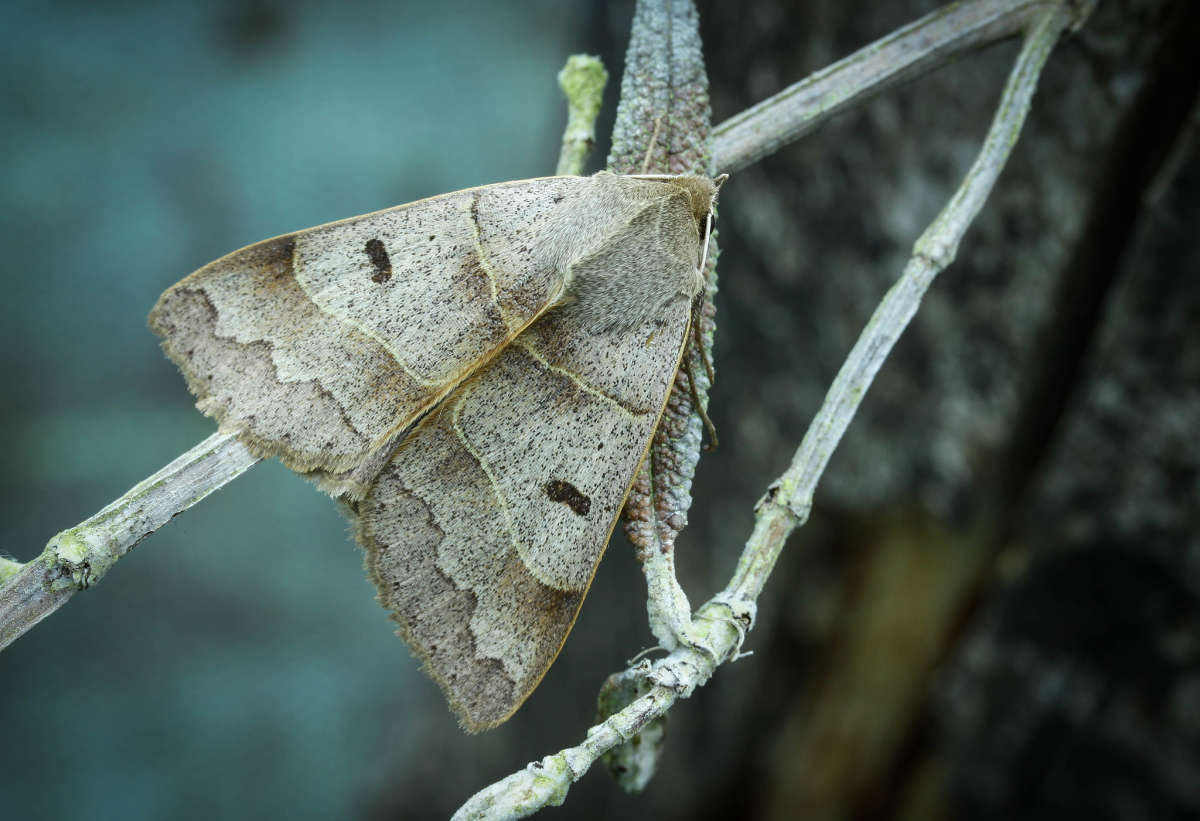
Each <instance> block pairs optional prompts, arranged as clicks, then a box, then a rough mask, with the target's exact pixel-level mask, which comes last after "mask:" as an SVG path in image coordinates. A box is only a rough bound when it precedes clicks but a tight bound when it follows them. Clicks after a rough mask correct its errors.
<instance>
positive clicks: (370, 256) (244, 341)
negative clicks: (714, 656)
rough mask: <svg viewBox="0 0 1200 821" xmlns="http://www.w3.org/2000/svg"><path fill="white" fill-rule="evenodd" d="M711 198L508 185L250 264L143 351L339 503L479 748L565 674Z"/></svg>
mask: <svg viewBox="0 0 1200 821" xmlns="http://www.w3.org/2000/svg"><path fill="white" fill-rule="evenodd" d="M715 196H716V186H715V185H714V183H713V182H712V181H711V180H709V179H707V178H704V177H690V176H684V177H627V176H618V175H614V174H608V173H603V172H602V173H600V174H596V175H595V176H592V177H547V178H542V179H533V180H521V181H517V182H506V183H499V184H496V185H487V186H483V187H480V188H472V189H468V190H465V191H458V192H455V193H451V194H445V195H442V196H439V197H433V198H431V199H425V200H420V201H418V202H414V203H410V204H408V205H401V206H398V207H396V208H391V209H388V210H385V211H378V212H375V213H373V214H367V215H365V216H361V217H354V218H352V219H348V220H343V221H341V222H334V223H330V224H328V225H321V226H318V227H316V228H309V229H307V230H305V231H299V232H297V233H294V234H288V235H286V236H281V237H276V238H275V239H269V240H266V241H264V242H260V243H257V244H255V245H251V246H249V247H247V248H243V249H242V250H240V251H235V252H234V253H232V254H229V255H228V256H226V257H222V258H221V259H219V260H217V261H215V262H212V263H209V264H208V265H206V266H205V267H203V268H201V269H200V270H199V271H197V272H195V273H194V274H192V275H191V276H189V277H187V278H186V279H184V280H182V281H180V282H178V283H176V284H175V285H173V286H172V287H171V288H169V289H168V290H167V291H166V292H165V293H164V294H163V295H162V296H161V297H160V298H159V300H158V304H157V305H155V306H154V309H153V311H151V313H150V327H151V328H152V329H153V330H154V331H155V333H157V334H159V335H160V336H161V337H162V345H163V349H164V350H165V351H166V353H167V355H168V356H169V357H170V358H171V359H172V360H173V361H174V362H175V364H177V365H178V366H179V368H180V369H181V370H182V371H183V374H184V376H185V377H186V379H187V383H188V386H189V387H190V388H191V390H192V392H193V393H195V394H196V396H197V397H198V402H197V407H199V408H200V410H202V411H203V412H204V413H206V414H208V415H210V416H213V417H215V418H216V419H217V420H218V422H219V423H220V426H221V428H222V429H223V430H228V431H233V432H235V433H236V434H237V435H238V436H239V438H240V439H241V440H242V441H243V442H244V443H245V444H246V446H247V447H248V448H249V449H250V450H251V451H252V452H253V453H255V454H257V455H260V456H273V457H278V458H279V459H280V460H282V461H283V463H284V464H285V465H287V466H288V467H290V468H291V469H292V470H295V471H297V472H299V473H301V474H304V475H305V476H308V477H310V478H313V479H315V480H316V481H317V482H318V483H319V484H320V486H321V487H322V488H323V489H324V490H326V491H327V492H329V493H330V494H331V495H333V496H334V497H336V498H338V499H340V500H342V501H343V502H345V507H346V509H347V511H348V513H349V515H350V517H351V519H352V521H353V523H354V533H355V537H356V538H357V539H358V541H359V543H360V544H361V545H362V546H363V548H364V549H365V550H366V566H367V569H368V571H369V572H370V575H371V577H372V578H373V579H374V581H375V584H376V585H377V586H378V589H379V600H380V602H381V603H382V604H383V606H384V607H386V608H387V609H389V610H390V611H391V612H392V617H393V618H394V619H395V620H396V622H397V623H398V624H399V625H400V627H399V630H398V632H399V634H400V635H401V636H402V637H403V638H404V640H405V641H406V642H407V643H408V645H409V647H410V648H411V649H412V650H413V652H414V653H415V654H416V655H417V656H419V657H420V658H421V660H422V661H423V662H424V664H425V668H426V669H427V670H428V671H429V673H430V674H431V675H432V676H433V678H434V679H435V680H436V681H437V682H438V684H439V685H441V687H442V690H443V691H444V692H445V694H446V697H447V699H448V700H449V702H450V706H451V707H452V708H453V709H454V711H455V712H456V713H457V714H458V716H459V718H460V719H461V721H462V723H463V725H464V726H465V727H466V728H467V729H468V730H472V731H475V730H482V729H486V728H489V727H494V726H495V725H497V724H499V723H501V722H503V721H504V720H505V719H507V718H508V717H509V716H510V715H512V713H513V712H514V711H515V710H516V709H517V707H519V706H520V704H521V703H522V702H523V701H524V700H525V698H526V697H527V696H528V695H529V694H530V693H531V692H532V691H533V689H534V688H535V687H536V686H537V684H538V682H539V681H540V680H541V678H542V676H543V675H544V674H545V672H546V670H547V669H548V668H549V666H550V664H551V663H552V662H553V661H554V658H555V656H557V655H558V651H559V649H560V648H561V647H562V644H563V641H564V640H565V639H566V636H567V633H568V632H569V631H570V629H571V625H572V624H573V623H574V621H575V616H576V614H577V613H578V611H579V606H580V604H581V603H582V601H583V597H584V595H585V594H586V593H587V589H588V586H589V585H590V583H591V579H592V575H593V573H594V571H595V569H596V564H597V562H599V560H600V556H601V554H602V553H603V552H604V548H605V545H606V544H607V543H608V539H609V536H610V535H611V533H612V529H613V526H614V525H615V523H616V520H617V516H618V514H619V513H620V511H621V507H622V505H623V504H624V501H625V496H626V494H627V493H628V491H629V486H630V484H631V482H632V480H633V477H634V473H635V471H636V470H637V467H638V465H639V463H640V461H641V459H642V457H643V456H644V454H645V452H646V450H647V447H648V446H649V443H650V439H651V436H652V435H653V433H654V429H655V426H656V425H657V422H658V418H659V416H660V414H661V413H662V410H663V406H664V404H665V403H666V400H667V395H668V393H669V392H670V389H671V386H672V384H673V382H674V377H675V371H676V369H677V367H678V365H679V361H680V357H681V355H682V352H683V348H684V344H685V340H686V339H687V333H688V328H689V322H690V312H691V306H692V303H693V300H694V299H695V297H696V296H697V294H698V293H699V292H700V290H701V288H702V287H703V276H702V274H701V271H700V265H701V259H700V257H701V253H702V249H701V239H702V236H704V235H705V228H704V220H705V219H706V217H707V216H708V215H709V213H710V211H711V208H712V206H713V201H714V199H715Z"/></svg>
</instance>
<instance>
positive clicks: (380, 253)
mask: <svg viewBox="0 0 1200 821" xmlns="http://www.w3.org/2000/svg"><path fill="white" fill-rule="evenodd" d="M363 250H364V251H366V252H367V256H368V257H369V258H370V260H371V266H372V267H373V268H374V269H375V273H373V274H371V281H372V282H378V283H379V284H381V285H382V284H383V283H385V282H387V281H388V280H389V279H391V278H392V260H391V259H390V258H389V257H388V252H387V249H386V248H384V247H383V243H382V242H380V241H379V240H377V239H369V240H367V246H366V248H364V249H363Z"/></svg>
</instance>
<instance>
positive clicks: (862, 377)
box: [454, 4, 1087, 819]
mask: <svg viewBox="0 0 1200 821" xmlns="http://www.w3.org/2000/svg"><path fill="white" fill-rule="evenodd" d="M1082 13H1083V14H1085V15H1086V13H1087V11H1086V10H1085V11H1083V12H1082ZM1030 22H1031V25H1030V28H1029V30H1028V33H1027V34H1026V36H1025V42H1024V46H1023V48H1022V49H1021V53H1020V54H1019V56H1018V57H1017V60H1016V63H1015V65H1014V66H1013V69H1012V72H1011V73H1010V75H1009V78H1008V82H1007V84H1006V85H1005V89H1004V93H1003V95H1002V96H1001V99H1000V103H999V105H998V107H997V111H996V115H995V118H994V119H993V121H992V125H991V127H990V128H989V130H988V134H987V137H986V138H985V140H984V144H983V147H982V148H981V149H980V152H979V155H978V157H977V158H976V160H975V163H974V164H973V165H972V166H971V169H970V170H969V171H968V172H967V175H966V177H965V179H964V180H963V182H962V184H961V186H960V187H959V189H958V190H957V192H956V193H955V194H954V196H953V197H952V198H951V200H950V202H949V203H948V204H947V205H946V207H945V208H944V209H943V210H942V212H941V213H940V214H939V215H938V216H937V218H936V219H935V220H934V221H933V223H932V224H931V225H930V226H929V228H928V229H927V230H926V231H925V233H924V234H922V235H921V237H920V239H918V240H917V242H916V243H915V245H914V247H913V254H912V257H911V259H910V260H909V262H908V264H907V265H906V266H905V268H904V272H903V273H902V274H901V277H900V279H899V281H898V282H897V283H896V284H895V285H894V286H893V287H892V288H891V289H890V290H889V291H888V293H887V295H886V296H884V298H883V300H882V302H881V303H880V305H879V308H878V309H877V310H876V311H875V314H874V315H873V316H872V317H871V319H870V321H869V322H868V323H867V326H866V328H864V329H863V332H862V334H861V335H860V337H859V339H858V342H857V343H855V346H854V348H853V350H852V351H851V353H850V355H849V357H848V358H847V360H846V363H845V364H844V365H843V366H842V369H841V371H840V372H839V373H838V376H837V378H836V379H835V380H834V383H833V386H832V387H831V388H830V389H829V392H828V393H827V394H826V397H825V401H824V403H823V404H822V406H821V409H820V411H818V413H817V416H816V417H815V418H814V420H813V422H812V424H811V425H810V426H809V429H808V432H807V433H806V434H805V436H804V440H803V441H802V442H801V444H800V447H799V449H798V450H797V451H796V454H795V456H794V458H793V460H792V463H791V465H790V466H789V467H788V469H787V470H786V471H785V472H784V473H783V475H782V476H780V477H779V479H777V480H776V481H775V482H773V483H772V484H771V486H770V488H769V489H768V491H767V494H766V496H764V497H763V499H762V500H761V501H760V502H759V504H758V505H757V508H756V515H755V527H754V531H753V533H752V534H751V536H750V539H749V540H748V541H747V543H746V546H745V548H744V549H743V552H742V555H741V558H740V559H739V562H738V566H737V569H736V570H735V572H734V575H733V578H732V579H731V580H730V582H729V585H728V586H727V587H726V588H725V590H723V591H722V592H721V593H719V594H718V595H717V596H715V597H713V599H712V600H710V601H709V602H708V603H707V604H705V605H704V606H703V607H701V608H700V610H699V611H698V612H697V614H696V619H695V623H694V630H693V635H694V636H697V637H701V638H702V639H703V642H702V644H701V646H696V647H683V648H680V649H678V650H676V651H675V652H673V653H671V654H670V655H669V656H667V657H666V658H665V659H662V660H661V661H659V662H657V663H656V664H653V665H649V664H645V663H643V664H642V665H638V666H637V667H635V668H631V669H630V670H629V671H627V673H628V674H633V675H637V674H642V675H645V676H646V677H647V678H648V680H649V681H650V683H651V685H652V689H651V690H650V692H649V693H648V694H647V695H645V696H642V697H641V698H639V699H637V700H636V701H634V702H633V703H632V704H630V705H629V706H628V707H626V708H625V709H623V710H621V711H620V712H618V713H616V714H615V715H613V716H611V717H610V718H609V719H608V720H607V721H604V722H603V723H601V724H598V725H596V726H595V727H592V728H591V729H590V730H588V732H587V737H586V740H585V741H584V742H583V743H582V744H580V745H578V746H576V747H570V748H568V749H565V750H563V751H561V752H559V753H557V754H556V755H552V756H547V757H546V758H544V759H542V760H541V761H540V762H536V763H533V764H530V765H529V766H528V767H526V768H525V769H524V770H521V771H519V772H516V773H514V774H512V775H510V776H508V777H507V778H505V779H503V780H502V781H499V782H497V783H495V784H493V785H492V786H490V787H487V788H485V789H484V790H482V791H480V792H479V793H476V794H475V795H474V796H472V798H471V799H470V800H468V801H467V803H466V804H464V805H463V806H462V807H461V808H460V809H459V810H458V812H457V813H455V815H454V818H455V819H511V818H523V817H525V816H527V815H531V814H532V813H534V812H536V811H537V810H539V809H541V808H542V807H544V806H551V805H554V806H557V805H558V804H561V803H562V802H563V800H564V799H565V797H566V793H567V790H568V789H569V788H570V785H571V783H572V782H574V781H576V780H578V779H579V778H580V777H581V776H582V775H583V774H584V773H585V772H586V771H587V770H588V768H589V767H590V766H591V765H592V764H593V763H594V762H595V761H596V759H597V758H598V757H599V756H600V755H602V754H603V753H604V752H605V751H607V750H608V749H610V748H611V747H613V746H615V745H617V744H620V743H623V742H625V741H627V740H628V739H629V738H631V737H632V736H633V735H635V734H636V733H637V732H638V731H639V730H640V729H641V728H642V727H644V726H645V725H646V724H647V723H648V722H649V721H651V720H653V719H655V718H658V717H660V716H662V715H663V714H664V713H665V712H666V711H667V710H668V709H669V708H670V706H671V705H672V704H673V703H674V702H675V701H676V700H677V699H679V698H686V697H687V696H689V695H690V694H691V693H692V691H693V690H694V689H695V688H696V687H698V686H700V685H702V684H704V683H705V682H706V681H708V679H709V678H710V677H711V676H712V674H713V672H714V670H715V669H716V668H717V666H718V665H719V664H721V663H722V662H723V661H726V660H730V659H732V658H736V654H737V652H738V649H739V648H740V645H741V640H742V638H744V630H745V629H746V628H748V627H749V626H750V625H751V624H752V622H753V616H754V608H755V601H756V599H757V598H758V595H759V593H761V592H762V589H763V586H764V584H765V583H766V580H767V577H768V576H769V575H770V572H771V570H772V568H773V567H774V565H775V561H776V559H777V558H778V556H779V553H780V551H781V550H782V549H783V545H784V543H785V541H786V540H787V537H788V535H789V534H790V533H791V532H792V530H794V529H795V528H796V527H799V526H800V525H801V524H803V523H804V522H805V521H806V520H807V518H808V513H809V510H810V508H811V506H812V496H813V492H814V490H815V487H816V483H817V480H818V479H819V478H820V476H821V473H822V472H823V471H824V469H825V466H826V465H827V464H828V462H829V457H830V455H831V454H832V452H833V449H834V447H836V445H837V443H838V441H839V440H840V439H841V437H842V434H843V433H845V431H846V428H847V427H848V426H849V424H850V420H851V419H853V418H854V414H855V412H856V411H857V409H858V406H859V404H860V403H861V402H862V399H863V396H864V395H865V394H866V391H867V389H868V387H869V386H870V384H871V381H872V380H873V379H874V376H875V374H876V373H877V372H878V371H879V367H880V365H881V364H882V363H883V361H884V359H885V358H886V357H887V355H888V353H889V352H890V351H891V349H892V346H893V345H894V344H895V342H896V339H897V338H898V337H899V336H900V334H901V333H902V332H903V330H904V328H905V327H906V326H907V325H908V323H909V321H910V320H911V319H912V317H913V315H914V314H915V313H916V310H917V307H918V306H919V305H920V302H921V297H922V295H923V294H924V293H925V291H926V290H927V289H928V287H929V285H930V283H931V282H932V281H933V278H934V277H935V276H937V274H938V273H940V272H941V271H942V270H943V269H945V268H946V266H948V265H949V264H950V263H951V262H952V261H953V259H954V256H955V253H956V251H957V249H958V244H959V242H960V241H961V239H962V237H963V234H964V233H965V232H966V230H967V227H968V226H969V225H970V223H971V221H972V220H973V219H974V218H975V216H976V215H977V214H978V213H979V210H980V208H981V207H982V206H983V203H984V201H985V200H986V198H987V196H988V194H989V193H990V191H991V189H992V186H993V185H994V184H995V182H996V179H997V177H998V176H999V174H1000V171H1001V170H1002V169H1003V167H1004V164H1005V162H1006V160H1007V159H1008V156H1009V154H1010V153H1011V151H1012V147H1013V145H1014V144H1015V143H1016V140H1017V137H1018V136H1019V134H1020V132H1021V127H1022V125H1023V123H1024V121H1025V116H1026V114H1027V113H1028V111H1029V107H1030V103H1031V101H1032V98H1033V92H1034V89H1035V88H1036V85H1037V79H1038V76H1039V75H1040V73H1041V70H1042V67H1043V66H1044V65H1045V62H1046V59H1047V57H1048V56H1049V54H1050V51H1051V50H1052V49H1053V47H1054V44H1055V43H1056V42H1057V40H1058V37H1059V35H1060V34H1061V33H1062V31H1063V30H1064V29H1065V28H1067V27H1068V26H1070V25H1073V24H1075V23H1077V22H1078V18H1073V17H1071V16H1070V14H1069V10H1068V9H1067V8H1066V4H1063V5H1061V6H1052V7H1047V8H1044V9H1043V10H1042V13H1041V14H1040V15H1038V16H1037V17H1035V18H1034V19H1033V20H1031V21H1030Z"/></svg>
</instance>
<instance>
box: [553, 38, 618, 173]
mask: <svg viewBox="0 0 1200 821" xmlns="http://www.w3.org/2000/svg"><path fill="white" fill-rule="evenodd" d="M607 84H608V72H607V71H605V70H604V63H602V62H600V58H599V57H591V56H589V55H587V54H572V55H571V56H570V57H568V58H567V64H566V65H565V66H563V69H562V71H560V72H558V87H559V88H561V89H562V91H563V94H564V95H565V96H566V98H567V127H566V128H565V129H564V130H563V138H562V150H561V151H560V153H559V155H558V167H557V168H556V169H555V171H554V173H555V174H560V175H563V174H582V173H583V164H584V163H585V162H587V157H588V154H590V153H592V149H593V148H594V147H595V145H596V116H597V115H598V114H599V113H600V104H601V103H602V102H603V101H604V86H605V85H607Z"/></svg>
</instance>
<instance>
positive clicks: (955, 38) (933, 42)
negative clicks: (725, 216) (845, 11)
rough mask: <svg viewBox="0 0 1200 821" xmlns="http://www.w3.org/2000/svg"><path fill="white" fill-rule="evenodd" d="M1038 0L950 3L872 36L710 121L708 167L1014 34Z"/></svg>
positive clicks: (788, 137) (764, 149) (773, 146)
mask: <svg viewBox="0 0 1200 821" xmlns="http://www.w3.org/2000/svg"><path fill="white" fill-rule="evenodd" d="M1046 5H1047V3H1046V2H1045V0H971V2H963V3H953V4H951V5H948V6H945V7H943V8H940V9H938V10H937V11H935V12H932V13H931V14H927V15H925V16H924V17H922V18H921V19H920V20H917V21H915V22H913V23H910V24H909V25H907V26H905V27H904V28H901V29H897V30H896V31H894V32H892V33H891V34H889V35H887V36H886V37H883V38H881V39H879V40H876V41H875V42H874V43H871V44H870V45H869V46H866V47H864V48H861V49H859V50H858V51H856V52H854V53H853V54H851V55H850V56H849V57H846V58H844V59H842V60H839V61H838V62H836V63H834V64H833V65H831V66H829V67H827V68H823V69H821V70H820V71H818V72H816V73H814V74H811V75H809V76H808V77H806V78H804V79H803V80H801V81H800V82H798V83H794V84H792V85H790V86H788V87H787V88H785V89H784V90H783V91H781V92H779V93H778V94H776V95H774V96H772V97H768V98H767V99H766V100H763V101H762V102H761V103H759V104H757V105H755V106H753V107H752V108H748V109H746V110H745V111H743V112H742V113H740V114H738V115H736V116H734V117H730V118H729V119H728V120H726V121H725V122H723V123H721V124H720V125H718V126H717V127H716V128H715V129H713V140H712V154H713V167H714V168H716V169H718V170H720V171H730V172H732V171H737V170H739V169H741V168H745V167H746V166H748V165H751V164H753V163H754V162H756V161H757V160H760V159H762V158H763V157H765V156H767V155H768V154H772V153H774V152H775V151H777V150H779V149H780V148H781V147H782V146H784V145H787V144H788V143H790V142H792V141H794V140H796V139H799V138H800V137H802V136H804V135H805V134H807V133H809V132H810V131H813V130H814V129H816V128H817V127H818V126H820V125H822V124H823V123H824V122H825V121H826V120H828V119H829V118H831V117H833V116H834V115H835V114H839V113H841V112H842V111H845V110H846V109H848V108H851V107H853V106H857V105H861V104H862V102H863V101H864V100H866V99H868V98H870V97H872V96H874V95H875V94H878V93H879V92H880V91H883V90H884V89H885V88H888V87H889V86H892V85H895V84H896V83H898V82H901V81H903V80H907V79H910V78H912V77H914V76H916V75H918V74H921V73H923V72H925V71H929V70H931V69H934V68H936V67H938V66H940V65H943V64H945V63H947V62H949V61H951V60H953V59H955V58H956V57H958V56H959V55H961V54H963V53H965V52H968V51H971V50H974V49H976V48H979V47H980V46H982V45H985V44H987V43H992V42H996V41H998V40H1004V39H1006V38H1008V37H1013V36H1015V35H1017V34H1020V33H1021V31H1023V30H1024V28H1025V26H1026V24H1027V23H1028V21H1029V19H1030V15H1031V13H1034V12H1036V11H1038V10H1041V9H1044V8H1045V7H1046Z"/></svg>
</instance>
